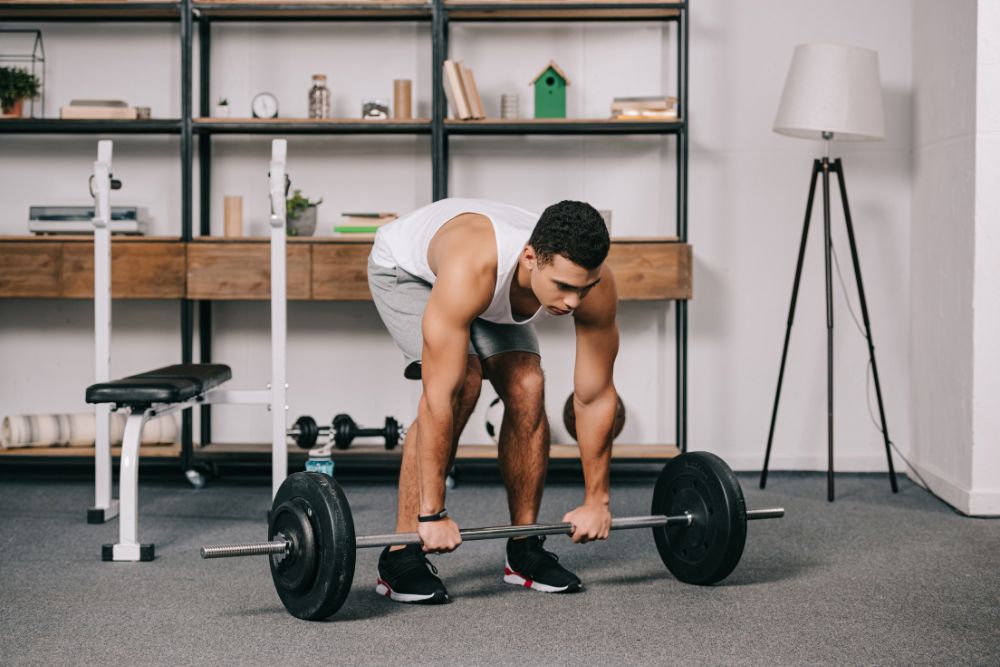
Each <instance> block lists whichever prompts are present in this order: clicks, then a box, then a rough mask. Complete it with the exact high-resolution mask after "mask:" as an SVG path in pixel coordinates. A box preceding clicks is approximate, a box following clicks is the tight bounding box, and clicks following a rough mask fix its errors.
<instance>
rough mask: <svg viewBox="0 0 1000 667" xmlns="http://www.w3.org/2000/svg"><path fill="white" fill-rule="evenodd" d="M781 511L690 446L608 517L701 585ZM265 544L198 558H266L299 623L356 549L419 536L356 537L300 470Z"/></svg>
mask: <svg viewBox="0 0 1000 667" xmlns="http://www.w3.org/2000/svg"><path fill="white" fill-rule="evenodd" d="M784 514H785V510H784V509H783V508H772V509H758V510H748V509H747V508H746V503H745V501H744V499H743V491H742V490H741V489H740V484H739V481H738V480H737V479H736V475H735V474H734V473H733V471H732V470H731V469H730V468H729V466H728V465H726V463H725V462H724V461H723V460H722V459H720V458H719V457H718V456H715V455H714V454H709V453H707V452H688V453H686V454H681V455H680V456H678V457H676V458H674V459H673V460H671V461H670V462H669V463H667V465H665V466H664V467H663V470H662V471H661V472H660V476H659V478H658V479H657V481H656V486H655V487H654V489H653V502H652V509H651V511H650V515H649V516H633V517H619V518H615V519H612V521H611V530H625V529H631V528H651V529H652V531H653V540H654V541H655V543H656V550H657V551H658V552H659V555H660V559H661V560H662V561H663V563H664V565H666V567H667V569H668V570H669V571H670V572H671V573H672V574H673V575H674V576H675V577H677V579H679V580H680V581H682V582H684V583H689V584H697V585H703V586H704V585H709V584H713V583H715V582H717V581H721V580H722V579H724V578H726V577H727V576H729V574H730V573H731V572H732V571H733V569H735V568H736V564H737V563H739V560H740V557H741V556H742V555H743V547H744V545H745V544H746V537H747V521H750V520H754V519H776V518H779V517H782V516H784ZM572 533H573V526H572V524H569V523H553V524H535V525H530V526H492V527H487V528H471V529H466V530H461V531H460V534H461V536H462V539H463V540H465V541H469V540H486V539H497V538H507V537H526V536H529V535H570V534H572ZM267 539H268V541H267V542H260V543H255V544H235V545H219V546H205V547H202V549H201V557H202V558H228V557H233V556H269V560H270V564H271V578H272V580H273V582H274V587H275V590H276V591H277V593H278V597H279V598H281V602H282V603H283V604H284V605H285V609H287V610H288V612H289V613H290V614H291V615H292V616H295V617H296V618H301V619H305V620H314V621H315V620H322V619H324V618H327V617H329V616H332V615H333V614H334V613H335V612H336V611H337V610H338V609H339V608H340V607H341V605H343V603H344V601H345V600H346V599H347V594H348V593H349V592H350V590H351V584H352V582H353V579H354V562H355V558H356V555H357V554H356V550H357V549H363V548H374V547H385V546H389V545H393V544H420V537H419V536H418V535H417V533H389V534H385V535H368V536H356V535H355V532H354V520H353V518H352V516H351V507H350V505H349V504H348V502H347V497H346V496H345V495H344V492H343V490H342V489H341V488H340V485H339V484H337V482H336V481H335V480H334V479H333V478H331V477H327V476H326V475H322V474H320V473H315V472H298V473H294V474H292V475H289V476H288V478H286V479H285V481H284V482H283V483H282V484H281V487H280V488H279V489H278V493H277V494H275V496H274V501H273V504H272V506H271V512H270V514H269V521H268V527H267Z"/></svg>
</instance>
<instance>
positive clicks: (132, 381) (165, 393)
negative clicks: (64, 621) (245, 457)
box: [87, 364, 233, 561]
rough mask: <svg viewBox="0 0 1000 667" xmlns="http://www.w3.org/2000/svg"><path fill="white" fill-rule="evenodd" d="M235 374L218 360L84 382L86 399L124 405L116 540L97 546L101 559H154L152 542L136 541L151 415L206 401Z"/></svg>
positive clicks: (92, 401)
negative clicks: (142, 449)
mask: <svg viewBox="0 0 1000 667" xmlns="http://www.w3.org/2000/svg"><path fill="white" fill-rule="evenodd" d="M232 377H233V373H232V371H231V370H230V369H229V366H224V365H222V364H177V365H174V366H166V367H164V368H158V369H156V370H153V371H148V372H146V373H139V374H138V375H130V376H129V377H126V378H122V379H121V380H113V381H111V382H98V383H97V384H93V385H91V386H89V387H87V402H88V403H94V404H110V405H111V406H112V409H113V410H121V409H127V410H128V411H129V416H128V419H127V420H126V421H125V435H124V436H123V437H122V454H121V474H120V476H119V491H118V495H119V502H120V516H119V519H118V521H119V536H118V543H117V544H105V545H104V546H103V547H102V548H101V559H102V560H126V561H136V560H138V561H148V560H153V557H154V553H153V545H152V544H139V535H138V533H139V512H138V503H139V443H140V442H142V428H143V426H145V425H146V422H147V421H149V420H150V419H152V418H153V417H156V416H159V415H165V414H169V413H171V412H174V411H176V410H181V409H184V408H187V407H190V406H192V405H197V404H203V403H207V402H209V400H208V393H209V392H210V391H212V390H213V389H215V388H216V387H219V386H220V385H222V384H223V383H224V382H226V381H227V380H229V379H231V378H232Z"/></svg>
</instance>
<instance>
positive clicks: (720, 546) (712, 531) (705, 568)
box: [652, 452, 747, 585]
mask: <svg viewBox="0 0 1000 667" xmlns="http://www.w3.org/2000/svg"><path fill="white" fill-rule="evenodd" d="M685 512H690V513H691V514H692V515H693V517H694V520H693V522H692V524H691V525H690V526H683V525H682V526H678V525H673V526H669V527H666V528H654V529H653V537H654V539H655V540H656V550H657V551H659V552H660V558H662V559H663V564H664V565H666V566H667V569H668V570H670V572H671V573H672V574H673V575H674V576H675V577H677V578H678V579H680V580H681V581H683V582H685V583H689V584H699V585H708V584H714V583H715V582H717V581H721V580H722V579H725V578H726V577H727V576H729V573H730V572H732V571H733V568H735V567H736V564H737V563H738V562H739V560H740V556H742V555H743V546H744V545H745V544H746V538H747V519H746V503H745V501H744V500H743V490H742V489H741V488H740V484H739V481H738V480H737V479H736V475H735V474H734V473H733V471H732V470H731V469H730V468H729V466H728V465H726V463H725V461H723V460H722V459H720V458H719V457H718V456H716V455H714V454H709V453H708V452H688V453H686V454H681V455H680V456H678V457H677V458H675V459H673V460H672V461H670V462H669V463H668V464H667V465H665V466H664V467H663V471H662V472H661V473H660V477H659V479H657V480H656V487H655V489H654V490H653V507H652V513H653V514H666V515H668V516H673V515H681V514H684V513H685Z"/></svg>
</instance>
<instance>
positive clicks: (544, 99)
mask: <svg viewBox="0 0 1000 667" xmlns="http://www.w3.org/2000/svg"><path fill="white" fill-rule="evenodd" d="M531 85H533V86H534V87H535V118H565V117H566V86H568V85H569V79H568V78H567V77H566V73H565V72H563V71H562V70H561V69H559V65H556V63H555V61H554V60H550V61H549V64H548V65H546V66H545V69H543V70H542V71H541V72H539V73H538V76H536V77H535V78H534V79H532V81H531Z"/></svg>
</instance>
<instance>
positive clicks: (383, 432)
mask: <svg viewBox="0 0 1000 667" xmlns="http://www.w3.org/2000/svg"><path fill="white" fill-rule="evenodd" d="M402 431H403V429H402V427H401V426H400V424H399V422H398V421H396V420H395V419H394V418H392V417H386V418H385V426H383V427H382V428H360V427H358V425H357V424H355V423H354V420H353V419H351V417H350V415H346V414H339V415H337V416H336V417H334V418H333V424H332V425H331V426H319V425H317V424H316V420H315V419H313V418H312V417H310V416H309V415H303V416H302V417H299V418H298V419H296V420H295V425H294V426H293V427H292V428H291V429H289V430H288V435H289V437H291V438H292V439H293V440H295V444H297V445H298V446H299V447H302V448H303V449H312V448H313V447H315V446H316V441H317V440H318V439H319V436H321V435H322V436H326V437H329V436H330V434H331V433H332V434H333V446H334V447H336V448H337V449H347V448H348V447H350V446H351V442H353V441H354V439H355V438H364V437H375V438H385V448H386V449H395V448H396V446H397V445H398V444H399V440H400V436H401V434H402Z"/></svg>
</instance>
